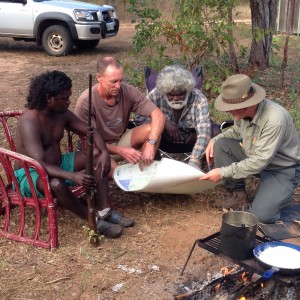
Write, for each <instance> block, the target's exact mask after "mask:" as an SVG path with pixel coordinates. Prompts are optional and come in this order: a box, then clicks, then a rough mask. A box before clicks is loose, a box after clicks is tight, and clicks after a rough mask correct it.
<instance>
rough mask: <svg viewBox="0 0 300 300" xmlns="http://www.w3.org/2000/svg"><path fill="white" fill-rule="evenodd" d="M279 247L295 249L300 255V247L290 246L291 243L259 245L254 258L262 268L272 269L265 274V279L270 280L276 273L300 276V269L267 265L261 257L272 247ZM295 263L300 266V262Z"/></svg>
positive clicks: (254, 251)
mask: <svg viewBox="0 0 300 300" xmlns="http://www.w3.org/2000/svg"><path fill="white" fill-rule="evenodd" d="M279 246H282V247H287V248H290V249H294V250H297V251H299V253H300V246H297V245H294V244H290V243H284V242H267V243H262V244H259V245H258V246H256V247H255V248H254V249H253V254H254V257H255V258H256V259H257V260H258V262H259V263H260V264H261V265H262V266H264V267H266V268H270V269H269V270H267V271H265V272H264V274H263V278H264V279H265V280H268V279H270V278H271V276H272V275H273V274H274V273H276V272H278V273H280V274H282V275H288V276H293V275H299V274H300V268H282V267H280V266H279V265H277V266H275V265H274V266H272V265H270V264H268V263H266V262H265V261H264V259H263V258H260V255H261V254H262V252H264V251H265V250H266V249H268V248H270V247H279ZM295 263H298V264H299V262H296V261H295Z"/></svg>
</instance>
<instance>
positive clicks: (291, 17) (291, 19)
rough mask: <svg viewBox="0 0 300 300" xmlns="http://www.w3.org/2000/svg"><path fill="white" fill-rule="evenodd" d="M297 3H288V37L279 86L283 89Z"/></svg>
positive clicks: (289, 1)
mask: <svg viewBox="0 0 300 300" xmlns="http://www.w3.org/2000/svg"><path fill="white" fill-rule="evenodd" d="M294 4H295V2H294V1H292V0H288V2H287V12H286V37H285V43H284V48H283V59H282V63H281V69H280V80H279V86H280V87H281V88H283V87H284V80H285V71H286V67H287V62H288V49H289V38H290V33H291V29H292V24H294V14H293V12H294V10H295V5H294Z"/></svg>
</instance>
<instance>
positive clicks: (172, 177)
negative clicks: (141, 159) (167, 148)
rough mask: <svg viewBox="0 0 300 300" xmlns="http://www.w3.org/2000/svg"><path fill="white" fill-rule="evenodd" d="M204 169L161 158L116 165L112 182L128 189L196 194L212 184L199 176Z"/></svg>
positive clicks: (133, 190) (214, 184)
mask: <svg viewBox="0 0 300 300" xmlns="http://www.w3.org/2000/svg"><path fill="white" fill-rule="evenodd" d="M203 174H204V173H203V172H202V171H200V170H198V169H196V168H194V167H191V166H189V165H188V164H186V163H183V162H180V161H177V160H173V159H168V158H163V159H162V160H161V161H154V162H153V163H152V164H151V165H150V166H148V167H145V168H144V170H143V171H141V170H140V168H139V165H138V164H137V165H132V164H124V165H119V166H118V167H117V168H116V169H115V171H114V176H113V177H114V180H115V182H116V184H117V185H118V186H119V187H120V188H121V189H122V190H124V191H128V192H137V191H139V192H149V193H165V194H197V193H201V192H203V191H205V190H207V189H210V188H213V187H214V186H216V185H217V184H216V183H213V182H211V181H207V180H203V181H200V180H199V178H200V177H201V176H202V175H203Z"/></svg>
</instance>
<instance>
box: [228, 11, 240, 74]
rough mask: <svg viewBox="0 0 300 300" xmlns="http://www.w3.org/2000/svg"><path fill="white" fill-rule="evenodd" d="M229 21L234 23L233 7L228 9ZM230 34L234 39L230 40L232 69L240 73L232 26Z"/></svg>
mask: <svg viewBox="0 0 300 300" xmlns="http://www.w3.org/2000/svg"><path fill="white" fill-rule="evenodd" d="M228 23H229V24H230V25H232V24H233V17H232V8H229V9H228ZM228 34H229V35H230V36H231V37H232V40H231V41H230V42H229V57H230V63H231V71H232V72H233V73H235V74H238V73H240V68H239V65H238V61H237V57H236V52H235V47H234V43H233V40H234V38H233V30H232V29H231V28H230V29H228Z"/></svg>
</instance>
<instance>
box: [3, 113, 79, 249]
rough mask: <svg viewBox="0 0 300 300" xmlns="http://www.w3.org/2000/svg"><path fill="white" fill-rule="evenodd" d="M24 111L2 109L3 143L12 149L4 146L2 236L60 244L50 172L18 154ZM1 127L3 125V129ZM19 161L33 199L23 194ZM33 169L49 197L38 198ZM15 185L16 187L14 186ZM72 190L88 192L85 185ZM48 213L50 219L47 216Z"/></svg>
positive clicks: (46, 245)
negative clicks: (16, 139) (17, 169)
mask: <svg viewBox="0 0 300 300" xmlns="http://www.w3.org/2000/svg"><path fill="white" fill-rule="evenodd" d="M22 113H23V111H21V110H17V111H6V112H0V122H1V124H2V133H1V136H2V144H4V145H5V147H7V146H9V147H10V150H7V149H4V148H0V164H1V165H2V169H1V170H2V171H1V172H0V212H1V215H0V222H1V223H0V236H3V237H6V238H8V239H11V240H14V241H19V242H24V243H27V244H31V245H34V246H38V247H43V248H49V249H55V248H57V247H58V245H59V243H58V225H57V213H58V203H57V199H56V198H54V197H53V195H52V193H51V189H50V185H49V181H48V174H47V173H46V171H45V169H44V168H43V167H42V166H41V165H40V163H39V162H37V161H36V160H34V159H32V158H30V157H27V156H25V155H22V154H19V153H16V152H15V150H16V148H15V143H14V133H15V130H14V129H15V128H16V124H17V120H18V118H19V117H20V116H21V115H22ZM0 130H1V128H0ZM67 138H68V149H70V150H72V149H73V145H72V140H73V136H72V133H70V132H68V136H67ZM16 161H18V162H19V163H20V164H21V165H22V167H23V168H24V170H25V173H26V177H27V180H28V182H29V185H30V189H31V194H32V197H31V198H27V197H23V196H22V195H21V192H20V188H19V185H18V183H17V180H16V177H15V175H14V168H13V165H14V162H16ZM30 168H33V169H35V170H36V171H37V173H38V174H39V176H40V178H41V180H42V183H43V186H44V191H45V198H38V197H37V195H36V192H35V189H34V186H33V182H32V180H31V176H30V174H29V169H30ZM13 186H14V188H13ZM72 192H73V193H74V194H75V195H76V196H77V197H82V196H83V195H84V194H85V189H84V188H83V187H82V186H75V187H73V188H72ZM44 214H46V216H47V218H45V217H44Z"/></svg>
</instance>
